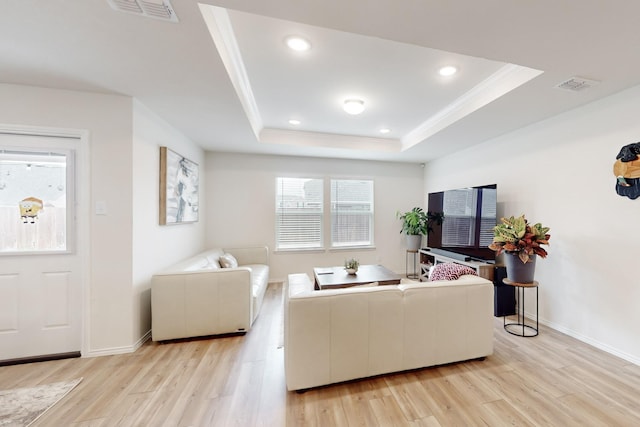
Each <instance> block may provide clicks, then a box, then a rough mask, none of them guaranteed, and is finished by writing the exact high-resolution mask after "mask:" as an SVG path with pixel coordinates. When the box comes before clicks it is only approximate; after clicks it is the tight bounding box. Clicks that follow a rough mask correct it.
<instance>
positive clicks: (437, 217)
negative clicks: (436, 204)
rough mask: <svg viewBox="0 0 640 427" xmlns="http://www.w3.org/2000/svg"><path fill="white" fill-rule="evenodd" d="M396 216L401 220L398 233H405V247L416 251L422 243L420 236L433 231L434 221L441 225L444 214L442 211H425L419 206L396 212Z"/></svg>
mask: <svg viewBox="0 0 640 427" xmlns="http://www.w3.org/2000/svg"><path fill="white" fill-rule="evenodd" d="M396 217H397V218H398V219H399V220H401V221H402V229H401V230H400V233H403V232H404V233H405V234H406V235H407V249H408V250H413V251H417V250H418V249H420V244H421V243H422V236H424V235H427V234H429V233H431V232H432V231H433V225H434V223H435V224H437V225H442V221H443V220H444V214H443V213H442V212H431V211H429V212H425V211H424V210H423V209H422V208H421V207H415V208H413V209H411V210H410V211H408V212H405V213H403V214H400V212H396Z"/></svg>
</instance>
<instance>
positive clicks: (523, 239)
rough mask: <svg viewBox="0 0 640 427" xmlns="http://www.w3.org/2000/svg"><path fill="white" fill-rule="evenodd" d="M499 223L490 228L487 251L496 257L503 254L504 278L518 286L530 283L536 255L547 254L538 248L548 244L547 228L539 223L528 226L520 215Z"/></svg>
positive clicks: (503, 219) (543, 256)
mask: <svg viewBox="0 0 640 427" xmlns="http://www.w3.org/2000/svg"><path fill="white" fill-rule="evenodd" d="M500 221H501V223H500V224H498V225H496V226H495V227H494V228H493V242H492V243H491V244H490V245H489V249H492V250H494V251H496V255H500V254H501V253H503V252H504V253H505V265H506V267H507V277H508V278H509V279H510V280H513V281H514V282H518V283H531V282H533V275H534V272H535V266H536V264H535V262H536V255H539V256H540V258H546V257H547V251H546V250H545V249H544V248H543V247H542V246H540V245H548V244H549V239H550V238H551V236H550V235H549V227H543V226H542V224H540V223H536V224H534V225H531V224H529V221H527V219H526V218H525V217H524V215H521V216H519V217H513V216H512V217H509V218H502V219H501V220H500Z"/></svg>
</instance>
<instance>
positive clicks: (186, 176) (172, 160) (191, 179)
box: [160, 147, 200, 225]
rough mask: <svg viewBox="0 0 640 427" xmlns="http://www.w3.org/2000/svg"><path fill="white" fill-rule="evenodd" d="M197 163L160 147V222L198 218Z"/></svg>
mask: <svg viewBox="0 0 640 427" xmlns="http://www.w3.org/2000/svg"><path fill="white" fill-rule="evenodd" d="M199 179H200V177H199V173H198V164H197V163H194V162H193V161H191V160H189V159H187V158H186V157H183V156H181V155H180V154H178V153H176V152H175V151H173V150H170V149H169V148H167V147H160V225H169V224H184V223H190V222H196V221H198V207H199V206H198V203H199V200H198V183H199Z"/></svg>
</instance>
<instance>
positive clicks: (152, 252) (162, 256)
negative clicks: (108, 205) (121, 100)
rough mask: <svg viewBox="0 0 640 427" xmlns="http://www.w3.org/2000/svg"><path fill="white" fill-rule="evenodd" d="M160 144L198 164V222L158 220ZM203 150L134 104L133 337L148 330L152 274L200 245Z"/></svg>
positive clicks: (203, 213)
mask: <svg viewBox="0 0 640 427" xmlns="http://www.w3.org/2000/svg"><path fill="white" fill-rule="evenodd" d="M160 146H166V147H169V148H170V149H172V150H173V151H175V152H177V153H179V154H181V155H183V156H185V157H187V158H188V159H190V160H192V161H194V162H196V163H198V165H200V169H201V174H200V177H201V179H200V206H201V209H200V220H199V221H198V222H196V223H190V224H181V225H165V226H161V225H159V223H158V218H159V204H158V198H159V164H160ZM203 174H204V151H203V150H202V149H201V148H200V147H199V146H197V145H196V144H194V143H193V142H191V141H190V140H189V139H188V138H186V137H185V136H184V135H182V134H181V133H179V132H178V131H176V130H175V129H174V128H173V127H171V126H169V125H168V124H167V123H166V122H164V121H163V120H162V119H160V118H159V117H158V116H157V115H155V113H153V112H152V111H151V110H149V109H148V108H146V107H145V106H144V105H143V104H141V103H140V102H138V101H134V102H133V276H132V277H133V312H134V314H133V319H134V322H135V323H134V330H133V337H134V339H138V340H139V339H141V338H143V337H144V336H145V335H146V334H147V333H148V332H149V331H150V330H151V290H150V286H151V276H152V275H153V274H154V273H156V272H157V271H159V270H162V269H164V268H166V267H168V266H170V265H171V264H174V263H175V262H177V261H179V260H181V259H184V258H188V257H189V256H191V255H193V254H195V253H197V252H199V251H201V250H202V249H203V247H204V230H205V226H204V222H205V219H206V215H205V211H204V209H202V207H204V200H205V189H204V180H203V179H202V176H203Z"/></svg>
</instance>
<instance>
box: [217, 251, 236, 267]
mask: <svg viewBox="0 0 640 427" xmlns="http://www.w3.org/2000/svg"><path fill="white" fill-rule="evenodd" d="M218 261H219V262H220V265H221V266H222V268H236V267H237V266H238V261H237V260H236V258H235V257H234V256H233V255H231V254H230V253H226V254H224V255H221V256H220V258H219V259H218Z"/></svg>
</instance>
